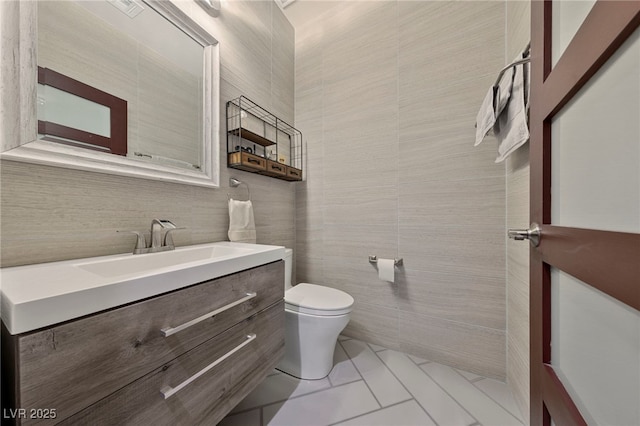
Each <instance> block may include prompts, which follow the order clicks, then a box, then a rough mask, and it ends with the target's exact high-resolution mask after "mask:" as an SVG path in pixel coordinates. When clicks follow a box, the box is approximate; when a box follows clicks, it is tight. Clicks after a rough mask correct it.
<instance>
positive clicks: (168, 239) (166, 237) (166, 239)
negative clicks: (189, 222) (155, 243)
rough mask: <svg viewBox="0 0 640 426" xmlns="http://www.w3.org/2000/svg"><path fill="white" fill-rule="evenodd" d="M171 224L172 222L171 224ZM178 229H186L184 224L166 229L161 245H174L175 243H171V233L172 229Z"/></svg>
mask: <svg viewBox="0 0 640 426" xmlns="http://www.w3.org/2000/svg"><path fill="white" fill-rule="evenodd" d="M172 225H173V224H172ZM180 229H187V227H186V226H180V227H175V225H174V228H171V229H167V231H166V232H165V233H164V241H163V244H162V245H163V246H168V247H171V248H173V247H175V245H174V244H173V236H172V235H171V233H172V232H173V231H178V230H180Z"/></svg>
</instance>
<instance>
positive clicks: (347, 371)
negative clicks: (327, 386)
mask: <svg viewBox="0 0 640 426" xmlns="http://www.w3.org/2000/svg"><path fill="white" fill-rule="evenodd" d="M327 378H328V379H329V382H330V383H331V385H332V386H339V385H344V384H346V383H350V382H355V381H356V380H362V376H360V373H358V370H356V367H355V366H354V365H353V362H351V360H350V359H349V356H348V355H347V354H346V352H345V351H344V349H342V346H341V345H336V350H335V352H334V354H333V369H331V372H330V373H329V376H328V377H327Z"/></svg>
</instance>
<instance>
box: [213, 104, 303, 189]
mask: <svg viewBox="0 0 640 426" xmlns="http://www.w3.org/2000/svg"><path fill="white" fill-rule="evenodd" d="M226 113H227V116H226V117H227V167H230V168H234V169H240V170H244V171H247V172H252V173H259V174H262V175H266V176H271V177H274V178H278V179H283V180H289V181H300V180H302V132H300V131H299V130H298V129H296V128H295V127H293V126H291V125H290V124H287V123H286V122H284V121H282V120H281V119H279V118H278V117H276V116H275V115H273V114H272V113H270V112H269V111H267V110H266V109H264V108H262V107H261V106H259V105H258V104H256V103H255V102H253V101H251V100H250V99H248V98H247V97H245V96H240V97H239V98H236V99H232V100H230V101H228V102H227V111H226Z"/></svg>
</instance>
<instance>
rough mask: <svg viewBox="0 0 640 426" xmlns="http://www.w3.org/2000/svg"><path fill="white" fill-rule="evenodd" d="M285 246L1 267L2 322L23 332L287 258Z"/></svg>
mask: <svg viewBox="0 0 640 426" xmlns="http://www.w3.org/2000/svg"><path fill="white" fill-rule="evenodd" d="M284 253H285V252H284V247H280V246H268V245H261V244H243V243H231V242H219V243H210V244H201V245H195V246H188V247H179V248H176V249H175V250H172V251H167V252H160V253H149V254H139V255H132V254H121V255H113V256H102V257H94V258H88V259H76V260H68V261H63V262H52V263H42V264H37V265H27V266H17V267H12V268H2V269H1V270H0V290H1V292H2V320H3V322H4V323H5V325H6V326H7V328H8V329H9V332H10V333H11V334H18V333H24V332H26V331H31V330H35V329H38V328H41V327H46V326H49V325H52V324H56V323H58V322H62V321H67V320H70V319H74V318H78V317H81V316H83V315H88V314H92V313H95V312H99V311H102V310H105V309H110V308H113V307H116V306H120V305H123V304H126V303H131V302H135V301H137V300H141V299H144V298H147V297H151V296H155V295H158V294H161V293H166V292H168V291H172V290H177V289H179V288H182V287H186V286H189V285H192V284H197V283H200V282H203V281H207V280H211V279H214V278H218V277H221V276H224V275H228V274H233V273H235V272H239V271H242V270H244V269H249V268H253V267H256V266H260V265H264V264H267V263H270V262H274V261H277V260H280V259H282V258H283V257H284Z"/></svg>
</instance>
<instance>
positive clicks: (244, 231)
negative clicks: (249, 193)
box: [228, 198, 256, 244]
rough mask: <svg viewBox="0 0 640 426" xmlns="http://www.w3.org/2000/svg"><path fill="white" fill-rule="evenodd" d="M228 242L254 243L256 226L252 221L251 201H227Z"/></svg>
mask: <svg viewBox="0 0 640 426" xmlns="http://www.w3.org/2000/svg"><path fill="white" fill-rule="evenodd" d="M228 235H229V241H235V242H239V243H254V244H255V242H256V224H255V221H254V219H253V205H252V204H251V200H249V201H238V200H234V199H233V198H231V199H229V233H228Z"/></svg>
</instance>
